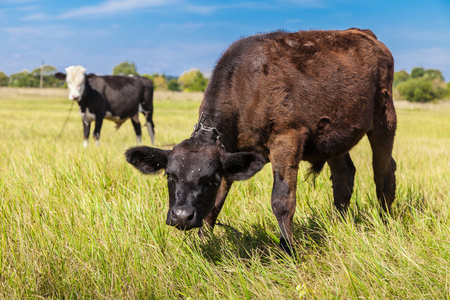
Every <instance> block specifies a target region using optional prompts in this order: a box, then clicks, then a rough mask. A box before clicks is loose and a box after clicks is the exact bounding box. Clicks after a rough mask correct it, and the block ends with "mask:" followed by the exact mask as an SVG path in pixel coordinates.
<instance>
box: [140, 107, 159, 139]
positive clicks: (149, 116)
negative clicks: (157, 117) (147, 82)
mask: <svg viewBox="0 0 450 300" xmlns="http://www.w3.org/2000/svg"><path fill="white" fill-rule="evenodd" d="M139 111H140V112H142V114H143V115H144V116H145V121H146V122H145V126H147V131H148V135H149V136H150V139H151V140H152V144H153V145H154V144H155V124H153V104H152V101H151V99H150V101H144V102H143V103H140V104H139Z"/></svg>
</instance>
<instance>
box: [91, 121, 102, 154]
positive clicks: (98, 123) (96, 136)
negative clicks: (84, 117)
mask: <svg viewBox="0 0 450 300" xmlns="http://www.w3.org/2000/svg"><path fill="white" fill-rule="evenodd" d="M102 124H103V118H102V117H98V116H96V117H95V128H94V134H93V136H94V141H95V145H96V146H97V147H98V146H99V141H100V130H101V129H102Z"/></svg>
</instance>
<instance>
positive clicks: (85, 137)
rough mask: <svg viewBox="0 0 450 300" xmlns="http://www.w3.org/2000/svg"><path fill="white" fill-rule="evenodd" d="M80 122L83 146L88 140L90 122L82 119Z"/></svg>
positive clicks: (85, 145)
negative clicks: (81, 124)
mask: <svg viewBox="0 0 450 300" xmlns="http://www.w3.org/2000/svg"><path fill="white" fill-rule="evenodd" d="M81 122H82V123H83V147H85V148H86V147H87V146H88V140H89V133H90V131H91V122H85V121H84V120H83V119H81Z"/></svg>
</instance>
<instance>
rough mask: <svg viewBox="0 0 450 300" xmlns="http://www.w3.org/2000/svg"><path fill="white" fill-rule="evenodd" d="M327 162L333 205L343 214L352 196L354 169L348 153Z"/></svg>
mask: <svg viewBox="0 0 450 300" xmlns="http://www.w3.org/2000/svg"><path fill="white" fill-rule="evenodd" d="M327 163H328V165H329V166H330V170H331V181H332V182H333V197H334V205H335V206H336V208H337V209H338V210H339V212H340V213H341V214H344V213H346V212H347V208H348V206H349V204H350V198H351V197H352V193H353V183H354V180H355V172H356V169H355V166H354V165H353V162H352V159H351V158H350V154H348V153H347V154H345V155H343V156H340V157H336V158H333V159H330V160H328V161H327Z"/></svg>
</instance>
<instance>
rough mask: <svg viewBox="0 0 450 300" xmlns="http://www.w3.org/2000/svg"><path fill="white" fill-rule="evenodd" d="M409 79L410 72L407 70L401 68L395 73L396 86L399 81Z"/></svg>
mask: <svg viewBox="0 0 450 300" xmlns="http://www.w3.org/2000/svg"><path fill="white" fill-rule="evenodd" d="M408 79H409V74H408V72H406V71H405V70H401V71H398V72H395V73H394V87H396V86H397V85H398V84H399V83H401V82H404V81H406V80H408Z"/></svg>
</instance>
